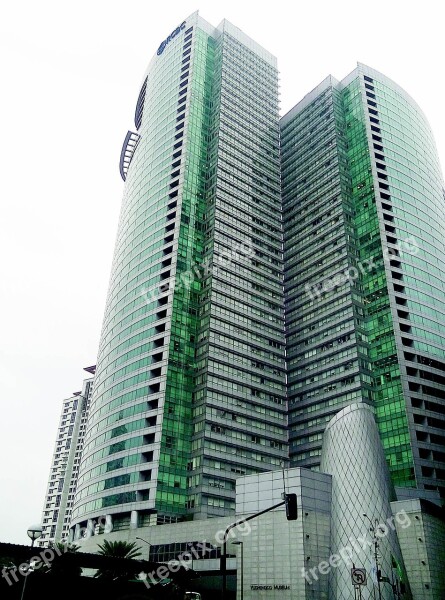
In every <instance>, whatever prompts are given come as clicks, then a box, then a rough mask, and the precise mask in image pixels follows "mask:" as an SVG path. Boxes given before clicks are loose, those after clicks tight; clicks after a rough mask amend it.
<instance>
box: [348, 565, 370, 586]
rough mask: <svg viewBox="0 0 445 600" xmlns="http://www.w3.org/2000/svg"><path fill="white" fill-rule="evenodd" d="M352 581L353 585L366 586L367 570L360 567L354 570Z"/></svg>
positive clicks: (352, 571) (352, 570)
mask: <svg viewBox="0 0 445 600" xmlns="http://www.w3.org/2000/svg"><path fill="white" fill-rule="evenodd" d="M351 580H352V584H353V585H366V569H361V568H359V567H354V568H352V569H351Z"/></svg>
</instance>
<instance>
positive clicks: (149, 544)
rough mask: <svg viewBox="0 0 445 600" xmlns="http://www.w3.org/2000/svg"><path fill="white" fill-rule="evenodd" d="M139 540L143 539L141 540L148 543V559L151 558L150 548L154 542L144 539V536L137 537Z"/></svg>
mask: <svg viewBox="0 0 445 600" xmlns="http://www.w3.org/2000/svg"><path fill="white" fill-rule="evenodd" d="M136 539H137V540H141V542H144V543H145V544H147V546H148V560H150V550H151V547H152V544H151V543H150V542H147V540H144V538H141V537H136Z"/></svg>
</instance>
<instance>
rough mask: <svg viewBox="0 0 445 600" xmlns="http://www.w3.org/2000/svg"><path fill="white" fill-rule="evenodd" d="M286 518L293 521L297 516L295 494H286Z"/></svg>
mask: <svg viewBox="0 0 445 600" xmlns="http://www.w3.org/2000/svg"><path fill="white" fill-rule="evenodd" d="M285 501H286V518H287V520H288V521H295V519H297V518H298V507H297V494H286V497H285Z"/></svg>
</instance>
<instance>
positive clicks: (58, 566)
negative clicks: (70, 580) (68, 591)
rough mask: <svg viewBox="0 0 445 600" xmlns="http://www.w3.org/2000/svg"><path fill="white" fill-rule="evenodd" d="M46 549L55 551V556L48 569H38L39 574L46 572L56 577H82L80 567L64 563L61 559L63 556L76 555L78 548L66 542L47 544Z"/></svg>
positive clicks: (43, 567)
mask: <svg viewBox="0 0 445 600" xmlns="http://www.w3.org/2000/svg"><path fill="white" fill-rule="evenodd" d="M48 548H55V549H57V556H55V557H54V560H53V561H52V563H51V566H50V567H49V568H48V567H45V566H42V567H41V568H40V572H41V573H45V572H47V573H50V574H51V575H55V576H57V577H79V576H80V575H82V569H81V567H79V566H76V565H73V564H70V562H65V561H64V559H63V556H64V554H68V553H69V554H71V553H77V552H78V551H79V550H80V546H77V545H76V544H70V543H67V542H55V543H54V542H51V543H50V544H48Z"/></svg>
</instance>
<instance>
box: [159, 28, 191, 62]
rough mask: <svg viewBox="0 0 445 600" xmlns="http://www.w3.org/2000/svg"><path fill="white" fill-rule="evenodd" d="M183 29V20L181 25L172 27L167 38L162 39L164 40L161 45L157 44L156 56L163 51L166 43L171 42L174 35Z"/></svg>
mask: <svg viewBox="0 0 445 600" xmlns="http://www.w3.org/2000/svg"><path fill="white" fill-rule="evenodd" d="M183 29H185V21H183V22H182V23H181V25H178V27H176V29H173V31H172V32H171V34H170V35H169V36H168V38H167V39H165V40H164V41H163V42H162V43H161V45H160V46H159V48H158V51H157V55H158V56H160V55H161V54H162V53H163V52H164V50H165V47H166V45H167V44H168V43H169V42H171V41H172V39H173V38H174V37H176V36H177V35H178V33H179V32H180V31H182V30H183Z"/></svg>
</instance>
